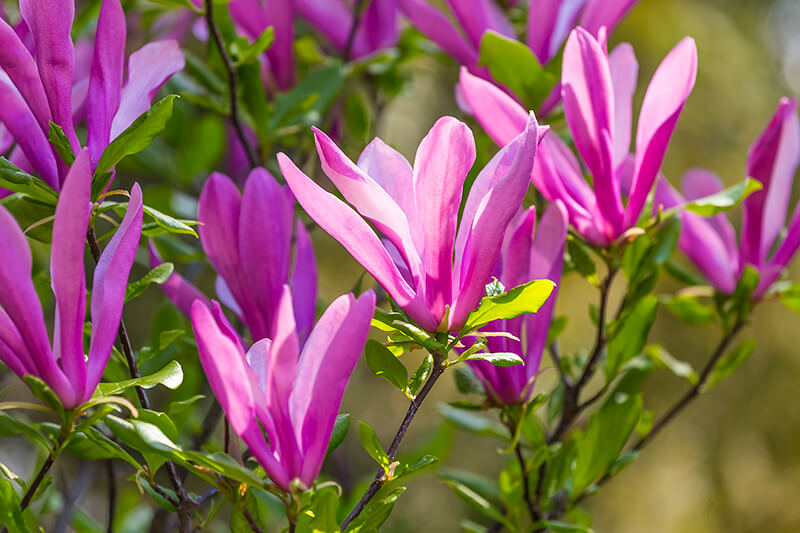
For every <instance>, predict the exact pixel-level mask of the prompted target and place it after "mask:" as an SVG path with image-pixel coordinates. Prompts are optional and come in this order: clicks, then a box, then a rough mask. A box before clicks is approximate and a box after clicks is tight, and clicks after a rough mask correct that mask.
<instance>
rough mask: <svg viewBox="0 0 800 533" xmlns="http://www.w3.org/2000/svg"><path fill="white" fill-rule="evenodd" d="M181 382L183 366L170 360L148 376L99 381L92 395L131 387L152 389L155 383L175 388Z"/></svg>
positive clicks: (107, 394)
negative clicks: (107, 381)
mask: <svg viewBox="0 0 800 533" xmlns="http://www.w3.org/2000/svg"><path fill="white" fill-rule="evenodd" d="M181 383H183V368H181V364H180V363H179V362H177V361H170V362H169V363H167V365H166V366H165V367H164V368H162V369H161V370H159V371H158V372H155V373H153V374H150V375H149V376H142V377H140V378H133V379H126V380H123V381H117V382H114V383H100V384H99V385H98V386H97V391H96V392H95V393H94V395H93V397H100V396H112V395H114V394H119V393H121V392H123V391H126V390H128V389H130V388H132V387H141V388H143V389H152V388H153V387H155V386H156V385H164V386H165V387H167V388H168V389H177V388H178V387H179V386H180V384H181Z"/></svg>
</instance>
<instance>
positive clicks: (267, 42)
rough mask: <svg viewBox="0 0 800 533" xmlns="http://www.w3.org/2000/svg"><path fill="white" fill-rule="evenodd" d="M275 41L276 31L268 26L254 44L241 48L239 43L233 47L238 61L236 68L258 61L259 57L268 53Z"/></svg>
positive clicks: (235, 43)
mask: <svg viewBox="0 0 800 533" xmlns="http://www.w3.org/2000/svg"><path fill="white" fill-rule="evenodd" d="M273 41H275V29H274V28H273V27H272V26H268V27H267V29H265V30H264V31H263V32H261V35H259V36H258V38H257V39H256V40H255V41H253V43H252V44H250V43H247V45H246V46H240V45H239V43H238V42H234V43H233V45H232V48H233V49H232V52H233V55H234V56H235V59H236V66H237V67H238V66H241V65H246V64H247V63H252V62H253V61H256V60H258V56H260V55H261V54H263V53H264V52H266V51H267V50H268V49H269V47H270V46H272V43H273Z"/></svg>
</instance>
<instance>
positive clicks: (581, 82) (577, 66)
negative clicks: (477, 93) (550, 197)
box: [561, 28, 623, 237]
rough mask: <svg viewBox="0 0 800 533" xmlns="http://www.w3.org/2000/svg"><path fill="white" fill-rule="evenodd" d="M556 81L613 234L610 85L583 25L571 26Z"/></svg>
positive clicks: (617, 222) (618, 224)
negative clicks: (580, 26) (559, 80)
mask: <svg viewBox="0 0 800 533" xmlns="http://www.w3.org/2000/svg"><path fill="white" fill-rule="evenodd" d="M561 83H562V89H561V90H562V99H563V101H564V113H565V115H566V119H567V123H568V124H569V129H570V131H571V132H572V135H573V137H574V139H575V146H576V147H577V149H578V152H579V153H580V154H581V157H583V160H584V161H585V162H586V166H587V167H589V171H590V172H591V173H592V176H593V178H594V190H595V196H596V197H597V208H598V211H599V213H600V214H602V216H603V218H604V219H605V222H606V228H605V232H606V234H607V235H608V236H610V237H614V236H616V235H618V234H619V233H620V232H621V231H622V216H623V208H622V199H621V198H620V194H619V181H618V179H617V176H616V173H615V167H614V156H613V139H614V136H615V132H614V125H615V124H614V107H613V104H614V89H613V86H612V80H611V71H610V69H609V64H608V58H607V57H606V54H605V51H604V50H603V47H602V46H601V45H600V43H599V42H598V41H597V40H596V39H595V38H594V37H592V36H591V35H590V34H589V33H588V32H587V31H585V30H584V29H583V28H576V29H575V30H573V32H572V33H571V34H570V37H569V40H568V41H567V45H566V47H565V48H564V67H563V73H562V78H561Z"/></svg>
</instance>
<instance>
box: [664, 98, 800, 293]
mask: <svg viewBox="0 0 800 533" xmlns="http://www.w3.org/2000/svg"><path fill="white" fill-rule="evenodd" d="M798 164H800V121H799V120H798V118H797V100H795V99H789V98H782V99H781V101H780V103H779V104H778V109H777V110H776V111H775V115H774V116H773V117H772V120H771V121H770V123H769V124H768V125H767V127H766V129H765V130H764V131H763V132H762V133H761V136H760V137H759V138H758V139H756V141H755V142H754V143H753V145H752V146H751V147H750V151H749V153H748V159H747V173H746V175H747V176H748V177H752V178H755V179H757V180H758V181H760V182H761V184H762V185H763V188H762V189H761V190H760V191H757V192H755V193H753V194H751V195H750V196H748V197H747V198H746V199H745V200H744V218H743V221H742V231H741V235H740V237H739V246H738V248H737V245H736V232H735V231H734V229H733V226H732V225H731V223H730V222H729V221H728V219H727V218H726V217H725V215H724V214H722V213H720V214H718V215H715V216H713V217H710V218H703V217H701V216H700V215H697V214H695V213H691V212H688V211H684V212H683V213H681V221H682V222H683V228H682V231H681V237H680V241H679V246H680V249H681V250H682V251H683V253H685V254H686V256H687V257H688V258H689V259H690V260H691V261H692V262H693V263H694V264H695V265H696V266H697V268H698V269H699V270H700V271H701V272H702V273H703V275H704V276H705V277H706V278H707V279H708V281H709V282H710V283H711V285H713V286H714V287H716V288H717V289H718V290H720V291H721V292H724V293H727V294H731V293H733V291H734V289H735V288H736V284H737V283H738V281H739V278H740V277H741V275H742V272H743V270H744V268H745V267H746V266H751V267H754V268H755V269H756V270H758V271H759V273H760V274H761V277H760V279H759V284H758V288H757V289H756V291H755V293H754V297H755V298H758V297H759V296H761V295H762V294H764V291H766V290H767V289H768V288H769V286H770V285H772V283H773V282H775V280H777V279H778V278H779V277H780V275H781V273H782V272H783V271H784V269H785V268H786V266H787V265H788V264H789V262H790V261H791V260H792V257H794V255H795V254H796V253H797V250H798V248H800V205H798V206H797V207H796V208H795V210H794V213H793V215H792V217H791V219H790V220H789V222H788V226H787V214H788V208H789V199H790V197H791V193H792V184H793V183H794V175H795V172H796V171H797V166H798ZM721 190H722V183H721V181H720V180H719V178H718V177H717V176H716V175H715V174H713V173H711V172H708V171H706V170H702V169H692V170H689V171H688V172H686V174H685V175H684V177H683V193H684V196H681V195H680V194H679V193H678V192H677V191H676V190H675V189H673V188H672V187H671V186H670V185H669V183H667V181H666V180H664V179H661V180H659V183H658V185H657V186H656V195H655V200H654V202H653V205H654V206H655V208H657V207H658V206H659V205H661V206H663V207H664V208H671V207H676V206H680V205H682V204H684V203H685V202H686V201H693V200H696V199H697V198H701V197H704V196H709V195H711V194H715V193H717V192H719V191H721ZM784 231H785V235H784Z"/></svg>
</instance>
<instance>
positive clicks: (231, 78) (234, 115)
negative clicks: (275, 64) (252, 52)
mask: <svg viewBox="0 0 800 533" xmlns="http://www.w3.org/2000/svg"><path fill="white" fill-rule="evenodd" d="M205 18H206V25H207V26H208V31H209V32H211V37H212V38H213V39H214V43H215V44H216V46H217V50H218V51H219V55H220V57H221V58H222V63H223V64H224V65H225V72H226V74H227V75H228V93H229V96H230V101H231V122H232V123H233V129H235V130H236V135H237V136H238V137H239V142H241V143H242V146H243V147H244V151H245V153H246V154H247V160H248V161H249V162H250V166H251V167H252V168H255V167H258V166H260V165H261V164H260V163H259V161H258V155H257V154H256V152H255V150H253V147H252V146H250V143H249V142H248V140H247V137H246V136H245V133H244V128H243V127H242V123H241V121H240V120H239V97H238V94H239V90H238V84H239V82H238V80H237V77H236V69H235V68H234V66H233V62H232V61H231V56H230V55H228V50H227V49H226V48H225V42H224V41H223V40H222V35H220V33H219V28H218V27H217V23H216V21H215V20H214V1H213V0H205Z"/></svg>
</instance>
